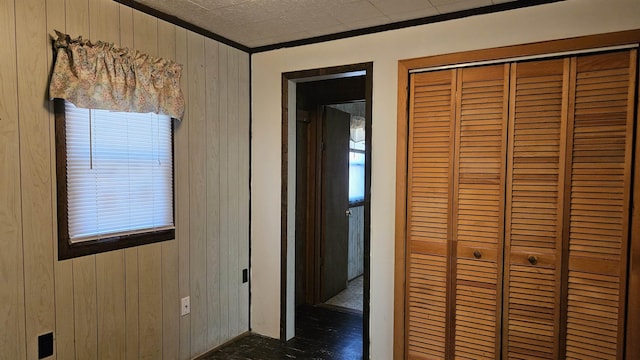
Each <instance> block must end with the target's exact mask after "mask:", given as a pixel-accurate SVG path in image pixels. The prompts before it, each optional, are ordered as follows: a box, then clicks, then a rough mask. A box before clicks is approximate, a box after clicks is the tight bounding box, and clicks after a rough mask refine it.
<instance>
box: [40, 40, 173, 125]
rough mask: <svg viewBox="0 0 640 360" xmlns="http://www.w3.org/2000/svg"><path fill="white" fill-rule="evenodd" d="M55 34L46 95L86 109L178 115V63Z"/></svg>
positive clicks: (101, 43)
mask: <svg viewBox="0 0 640 360" xmlns="http://www.w3.org/2000/svg"><path fill="white" fill-rule="evenodd" d="M56 33H57V34H58V38H57V39H56V40H55V48H56V52H57V53H56V61H55V65H54V69H53V74H52V76H51V83H50V84H49V96H50V97H51V98H52V99H53V98H60V99H65V100H68V101H70V102H72V103H73V104H74V105H76V106H78V107H83V108H90V109H104V110H114V111H129V112H140V113H148V112H154V113H157V114H164V115H169V116H171V117H173V118H176V119H182V115H183V114H184V98H183V96H182V91H181V90H180V76H181V74H182V65H180V64H176V63H175V62H173V61H171V60H167V59H162V58H157V57H153V56H149V55H147V54H143V53H141V52H139V51H136V50H131V49H123V48H118V47H116V46H115V45H114V44H110V43H105V42H101V41H98V42H97V43H95V44H92V43H91V42H90V41H88V40H83V39H82V37H79V38H77V39H71V38H70V37H69V35H66V34H61V33H59V32H56Z"/></svg>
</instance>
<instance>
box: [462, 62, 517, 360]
mask: <svg viewBox="0 0 640 360" xmlns="http://www.w3.org/2000/svg"><path fill="white" fill-rule="evenodd" d="M457 89H458V91H457V99H456V104H457V108H456V110H457V111H456V124H457V125H456V146H455V148H456V150H455V153H454V154H455V155H454V156H455V166H454V171H455V173H454V174H455V175H454V176H455V178H454V184H455V185H454V186H455V187H454V213H453V241H454V246H455V251H456V254H455V255H453V256H454V257H455V259H456V261H455V267H453V268H452V269H451V274H452V275H451V276H453V277H454V278H455V285H454V291H455V294H454V295H452V298H454V299H455V300H453V301H454V302H455V307H454V308H453V309H452V310H453V313H454V317H455V320H454V323H455V327H454V333H455V336H454V337H453V341H452V343H453V344H454V351H453V356H454V357H455V358H456V359H495V358H496V357H498V356H499V354H500V324H501V322H502V319H501V316H500V313H501V311H500V310H501V298H502V297H501V294H502V246H503V233H504V232H503V226H504V183H505V161H504V159H505V157H506V135H507V111H508V94H509V93H508V91H509V65H495V66H485V67H478V68H469V69H462V70H459V75H458V86H457ZM454 274H455V275H454Z"/></svg>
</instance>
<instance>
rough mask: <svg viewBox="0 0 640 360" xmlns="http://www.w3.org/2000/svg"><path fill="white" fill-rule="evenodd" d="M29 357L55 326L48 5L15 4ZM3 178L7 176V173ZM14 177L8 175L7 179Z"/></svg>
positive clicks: (29, 0)
mask: <svg viewBox="0 0 640 360" xmlns="http://www.w3.org/2000/svg"><path fill="white" fill-rule="evenodd" d="M15 20H16V29H17V30H16V56H17V78H18V87H17V90H18V99H19V100H18V110H19V119H20V175H21V180H20V181H21V184H22V186H21V195H22V236H23V242H22V246H23V251H24V257H23V259H24V261H23V264H24V282H25V284H24V299H25V318H26V322H25V325H26V343H27V357H28V358H36V357H37V351H38V346H37V336H38V335H40V334H42V333H45V332H49V331H53V330H54V327H55V318H54V314H55V307H54V285H53V284H54V271H53V241H52V236H53V219H52V214H51V206H49V205H47V206H43V205H42V204H51V201H52V194H51V189H52V185H51V166H50V164H51V155H50V151H51V149H50V143H49V140H50V139H51V137H50V135H49V122H48V120H49V114H48V112H47V106H48V102H47V101H46V87H47V75H48V68H47V46H49V42H48V35H47V33H46V2H45V0H25V1H17V2H16V3H15ZM5 176H7V175H5ZM9 176H12V175H9Z"/></svg>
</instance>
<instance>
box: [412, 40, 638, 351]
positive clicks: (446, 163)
mask: <svg viewBox="0 0 640 360" xmlns="http://www.w3.org/2000/svg"><path fill="white" fill-rule="evenodd" d="M637 63H638V59H637V50H623V51H617V52H609V53H601V54H594V55H579V56H574V57H567V58H562V59H549V60H536V61H527V62H517V63H512V64H505V65H492V66H483V67H476V68H464V69H454V70H441V71H434V72H427V73H421V74H412V75H411V89H410V91H411V96H410V118H409V119H410V120H409V125H410V126H409V148H408V184H407V245H406V253H407V259H406V272H405V274H406V284H407V288H406V299H405V310H406V312H405V316H406V318H405V324H406V325H405V326H406V328H405V339H406V342H405V346H406V348H405V354H406V356H407V358H409V359H445V358H446V359H453V358H456V359H500V358H503V359H564V358H567V359H586V358H597V359H622V355H623V345H624V341H625V339H624V333H625V332H624V326H625V316H626V308H625V303H626V293H625V291H626V286H627V279H626V274H627V256H628V253H627V251H628V244H629V219H630V198H631V190H632V189H631V180H632V179H631V174H632V158H633V136H634V122H635V118H634V116H635V115H634V114H635V111H636V109H635V104H636V94H635V90H636V86H637V84H636V78H637V73H636V72H637ZM626 341H633V339H626Z"/></svg>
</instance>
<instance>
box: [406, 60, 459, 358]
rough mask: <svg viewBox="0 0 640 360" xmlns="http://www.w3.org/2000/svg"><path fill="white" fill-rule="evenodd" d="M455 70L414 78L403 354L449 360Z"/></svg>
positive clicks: (412, 88) (412, 81)
mask: <svg viewBox="0 0 640 360" xmlns="http://www.w3.org/2000/svg"><path fill="white" fill-rule="evenodd" d="M455 76H456V71H455V70H454V71H441V72H434V73H424V74H416V75H412V77H411V94H412V96H411V102H410V116H411V127H410V130H409V153H408V154H409V156H408V164H409V166H408V169H407V171H408V177H407V179H408V184H407V194H408V196H407V262H406V272H405V274H406V284H407V298H406V303H405V304H406V307H405V309H406V312H405V313H406V319H405V323H406V324H407V326H406V328H405V338H406V339H407V341H406V343H405V345H406V348H405V353H406V354H407V356H408V358H410V359H443V358H445V346H446V343H447V341H446V334H447V314H448V311H447V298H448V297H447V295H448V290H447V288H448V273H449V240H450V239H451V233H450V231H451V230H450V228H451V227H450V221H451V188H452V186H451V184H452V178H453V175H452V170H453V169H452V159H453V157H452V156H453V154H452V152H453V136H454V134H453V129H454V121H453V114H454V108H453V104H454V96H453V94H454V91H455Z"/></svg>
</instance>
